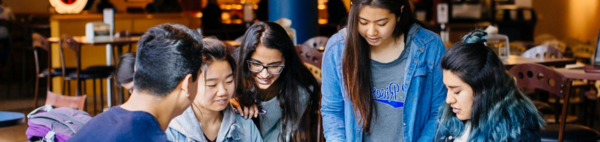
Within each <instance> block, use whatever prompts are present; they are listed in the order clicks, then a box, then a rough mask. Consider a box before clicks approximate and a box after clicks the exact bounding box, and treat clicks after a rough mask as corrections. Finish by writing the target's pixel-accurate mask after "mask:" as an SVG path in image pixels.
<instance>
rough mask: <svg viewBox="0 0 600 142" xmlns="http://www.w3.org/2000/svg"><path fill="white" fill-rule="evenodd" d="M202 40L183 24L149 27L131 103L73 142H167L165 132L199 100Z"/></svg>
mask: <svg viewBox="0 0 600 142" xmlns="http://www.w3.org/2000/svg"><path fill="white" fill-rule="evenodd" d="M202 50H203V46H202V36H201V34H200V33H198V32H196V31H194V30H190V29H188V28H187V27H185V26H183V25H177V24H162V25H158V26H155V27H152V28H150V29H149V30H148V31H146V33H145V34H144V35H143V36H142V37H141V39H140V41H139V42H138V48H137V58H136V62H135V68H136V71H135V73H134V79H133V82H134V83H133V84H134V85H133V86H134V91H133V94H132V95H131V97H130V98H129V100H127V102H125V103H124V104H123V105H121V106H116V107H113V108H111V109H109V110H108V111H106V112H104V113H102V114H100V115H98V116H96V117H94V118H93V119H92V120H90V121H89V122H88V123H87V124H86V125H85V126H84V127H83V128H81V130H80V131H79V132H77V133H76V135H75V136H73V137H72V138H71V139H70V140H69V141H167V137H166V135H165V132H164V131H165V130H166V129H167V127H168V125H169V123H170V122H171V120H172V119H173V118H175V117H176V116H178V115H180V114H181V113H183V111H184V110H185V109H186V108H188V107H189V106H190V103H191V101H192V100H194V98H195V97H196V90H197V82H196V80H197V76H198V74H199V73H198V70H199V68H200V65H201V63H202V59H201V58H199V57H201V52H202Z"/></svg>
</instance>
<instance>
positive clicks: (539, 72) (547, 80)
mask: <svg viewBox="0 0 600 142" xmlns="http://www.w3.org/2000/svg"><path fill="white" fill-rule="evenodd" d="M509 73H510V74H511V75H513V76H514V77H515V78H516V81H517V86H518V87H519V88H524V89H541V90H544V91H547V92H549V93H550V94H554V95H555V96H556V97H557V98H558V99H557V100H559V99H563V100H565V101H564V103H563V104H562V109H561V113H560V118H559V119H560V120H559V121H558V122H559V125H560V127H559V136H558V139H559V141H562V140H563V139H564V132H565V124H566V119H567V106H568V105H569V101H568V100H569V94H570V91H571V82H572V80H571V79H569V78H567V77H565V76H563V75H562V74H560V73H559V72H557V71H555V70H553V69H551V68H549V67H546V66H543V65H540V64H519V65H516V66H514V67H512V68H510V71H509ZM556 102H559V101H556Z"/></svg>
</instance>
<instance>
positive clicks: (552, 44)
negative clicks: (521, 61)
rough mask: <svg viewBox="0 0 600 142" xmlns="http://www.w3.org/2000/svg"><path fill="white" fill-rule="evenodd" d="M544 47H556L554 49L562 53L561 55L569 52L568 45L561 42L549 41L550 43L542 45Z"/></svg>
mask: <svg viewBox="0 0 600 142" xmlns="http://www.w3.org/2000/svg"><path fill="white" fill-rule="evenodd" d="M542 45H548V46H550V47H554V48H556V49H558V51H560V52H561V53H565V51H567V44H566V43H565V42H562V41H559V40H549V41H546V42H544V43H542Z"/></svg>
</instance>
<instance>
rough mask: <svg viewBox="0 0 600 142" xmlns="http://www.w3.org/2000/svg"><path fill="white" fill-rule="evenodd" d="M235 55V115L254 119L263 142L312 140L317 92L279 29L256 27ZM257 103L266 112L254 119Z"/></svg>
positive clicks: (260, 24) (264, 24)
mask: <svg viewBox="0 0 600 142" xmlns="http://www.w3.org/2000/svg"><path fill="white" fill-rule="evenodd" d="M239 52H240V53H239V55H238V57H237V58H236V59H237V60H236V64H237V66H238V67H237V70H236V73H235V78H236V84H237V89H236V93H237V95H238V96H237V99H236V100H232V105H233V106H234V107H236V109H237V110H238V112H240V114H241V115H242V116H244V117H246V118H250V117H255V118H256V117H257V118H256V119H254V122H255V124H256V126H258V128H259V130H260V133H261V135H262V137H263V139H264V141H268V142H272V141H316V139H317V137H316V133H318V132H319V131H318V130H317V129H318V127H317V125H318V122H317V120H318V117H319V115H318V113H317V111H318V108H319V99H320V98H321V94H320V92H321V91H320V89H319V86H318V82H317V80H316V79H315V78H314V77H313V75H312V74H311V73H310V71H309V70H308V69H307V68H306V66H304V64H303V63H302V62H301V61H300V57H299V56H298V53H297V52H296V49H295V48H294V44H293V43H292V40H291V39H290V37H289V36H288V35H287V33H286V32H285V30H284V29H283V27H281V26H280V25H279V24H276V23H272V22H257V23H254V24H253V25H252V26H250V28H249V29H248V30H247V31H246V34H245V35H244V41H243V42H242V44H241V47H240V51H239ZM238 102H239V103H238ZM257 105H258V106H259V107H261V108H262V109H264V110H266V113H265V114H264V115H258V114H259V112H258V109H257V108H256V106H257ZM242 107H244V109H241V108H242Z"/></svg>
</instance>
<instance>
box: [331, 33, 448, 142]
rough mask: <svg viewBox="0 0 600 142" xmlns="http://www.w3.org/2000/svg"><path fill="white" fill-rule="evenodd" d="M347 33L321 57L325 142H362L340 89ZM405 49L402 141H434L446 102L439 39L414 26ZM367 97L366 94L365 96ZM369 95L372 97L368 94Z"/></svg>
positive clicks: (335, 38) (333, 39)
mask: <svg viewBox="0 0 600 142" xmlns="http://www.w3.org/2000/svg"><path fill="white" fill-rule="evenodd" d="M345 36H346V29H342V30H340V31H339V32H338V33H336V34H335V35H333V36H332V37H331V38H330V39H329V41H328V42H327V46H326V49H325V54H324V56H323V64H322V76H323V80H322V81H323V82H322V83H323V84H322V86H321V91H322V93H323V97H322V98H321V114H322V116H323V129H324V135H325V139H326V140H327V141H334V142H338V141H350V142H356V141H362V139H363V138H362V137H363V130H362V128H361V125H359V124H358V121H357V120H358V118H356V117H355V113H354V109H353V107H352V105H353V104H352V102H351V101H350V99H349V98H348V94H347V90H346V89H344V86H343V81H344V80H343V74H342V64H341V63H342V57H343V56H344V55H343V53H344V44H345ZM405 36H407V40H406V41H407V42H406V47H405V48H410V52H409V53H408V58H407V60H406V62H407V63H406V68H405V72H404V75H405V79H404V80H405V81H404V82H403V83H402V85H403V86H406V87H407V89H406V91H405V92H404V93H405V94H406V102H405V108H404V110H403V113H404V115H403V119H402V120H398V121H403V125H404V126H403V129H404V140H405V141H407V142H413V141H427V142H430V141H432V140H433V136H434V134H435V131H436V128H437V125H438V123H437V121H436V117H437V114H438V110H439V107H440V106H441V105H442V104H443V103H444V101H445V98H446V91H447V90H446V87H445V86H444V83H443V82H442V68H441V67H440V65H439V64H440V59H441V58H442V55H443V54H444V52H445V51H446V48H445V47H444V44H443V43H442V41H441V39H440V37H439V36H438V35H437V34H435V33H433V32H431V31H429V30H426V29H423V28H421V26H419V25H417V24H413V26H412V27H411V29H410V31H409V32H408V34H406V35H405ZM365 95H367V94H365ZM368 95H371V94H368Z"/></svg>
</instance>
